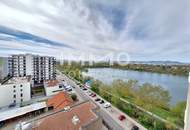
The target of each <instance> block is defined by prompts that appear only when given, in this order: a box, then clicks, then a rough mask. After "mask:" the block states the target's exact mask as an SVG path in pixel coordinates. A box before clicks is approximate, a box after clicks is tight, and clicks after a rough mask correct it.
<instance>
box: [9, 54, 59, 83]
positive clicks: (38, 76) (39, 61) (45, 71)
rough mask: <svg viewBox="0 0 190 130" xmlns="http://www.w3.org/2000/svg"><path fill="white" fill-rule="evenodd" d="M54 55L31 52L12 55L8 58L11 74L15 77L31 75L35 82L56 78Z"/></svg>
mask: <svg viewBox="0 0 190 130" xmlns="http://www.w3.org/2000/svg"><path fill="white" fill-rule="evenodd" d="M55 64H56V60H55V58H54V57H49V56H39V55H31V54H20V55H12V56H11V57H9V59H8V68H9V75H10V76H13V77H24V76H29V75H30V76H31V77H32V80H33V81H34V83H43V82H44V81H45V80H51V79H55V78H56V69H55Z"/></svg>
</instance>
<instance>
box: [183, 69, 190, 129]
mask: <svg viewBox="0 0 190 130" xmlns="http://www.w3.org/2000/svg"><path fill="white" fill-rule="evenodd" d="M188 81H189V82H188V83H189V88H188V96H187V106H186V111H185V127H184V130H190V73H189V80H188Z"/></svg>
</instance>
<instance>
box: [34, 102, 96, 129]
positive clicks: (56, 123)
mask: <svg viewBox="0 0 190 130" xmlns="http://www.w3.org/2000/svg"><path fill="white" fill-rule="evenodd" d="M95 108H96V105H95V104H93V103H92V102H85V103H82V104H80V105H77V106H74V107H71V108H70V110H69V111H67V112H64V111H60V112H56V113H54V114H51V115H49V116H46V117H44V118H41V119H39V120H38V121H36V122H35V124H36V125H35V127H33V129H32V130H80V128H81V127H82V126H85V125H88V124H89V123H92V122H93V121H95V120H96V119H97V118H98V117H97V116H96V114H95V113H94V112H93V111H92V109H95ZM74 117H77V119H78V121H77V122H75V123H74V121H73V118H74Z"/></svg>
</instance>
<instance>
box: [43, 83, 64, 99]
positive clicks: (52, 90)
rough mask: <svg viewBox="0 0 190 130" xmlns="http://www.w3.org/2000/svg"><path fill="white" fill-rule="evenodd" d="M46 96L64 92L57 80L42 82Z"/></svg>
mask: <svg viewBox="0 0 190 130" xmlns="http://www.w3.org/2000/svg"><path fill="white" fill-rule="evenodd" d="M44 88H45V93H46V96H52V95H55V94H57V93H59V92H61V91H63V90H64V88H63V86H62V85H61V84H60V82H59V81H58V80H48V81H45V82H44Z"/></svg>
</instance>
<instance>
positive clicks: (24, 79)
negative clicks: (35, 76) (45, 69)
mask: <svg viewBox="0 0 190 130" xmlns="http://www.w3.org/2000/svg"><path fill="white" fill-rule="evenodd" d="M30 80H31V78H30V77H13V78H11V79H9V80H7V81H6V82H4V83H3V84H17V83H27V82H30Z"/></svg>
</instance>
